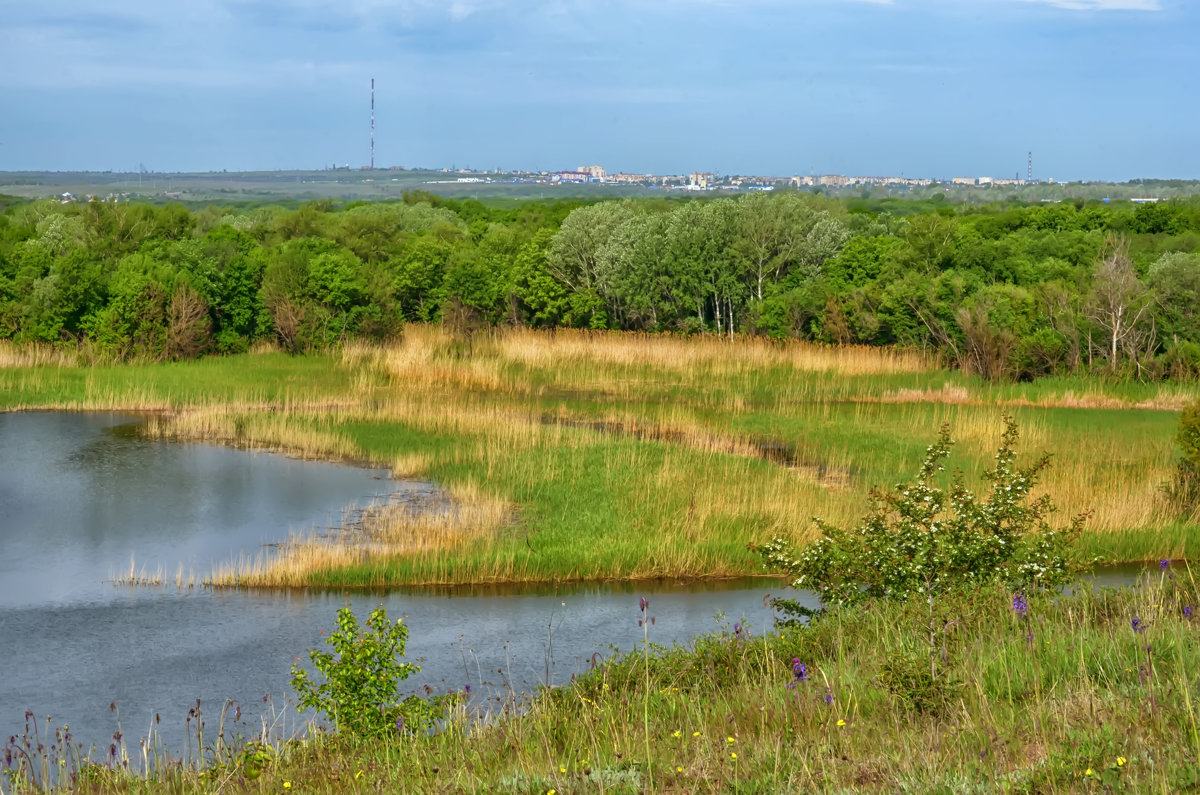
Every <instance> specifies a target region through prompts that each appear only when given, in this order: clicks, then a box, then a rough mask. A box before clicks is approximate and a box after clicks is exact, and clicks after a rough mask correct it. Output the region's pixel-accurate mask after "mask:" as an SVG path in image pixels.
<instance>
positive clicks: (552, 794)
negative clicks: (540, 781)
mask: <svg viewBox="0 0 1200 795" xmlns="http://www.w3.org/2000/svg"><path fill="white" fill-rule="evenodd" d="M546 795H558V790H556V789H548V790H546Z"/></svg>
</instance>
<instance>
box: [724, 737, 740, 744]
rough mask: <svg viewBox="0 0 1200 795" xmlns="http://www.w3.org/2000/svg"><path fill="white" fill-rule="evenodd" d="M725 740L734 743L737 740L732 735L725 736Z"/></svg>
mask: <svg viewBox="0 0 1200 795" xmlns="http://www.w3.org/2000/svg"><path fill="white" fill-rule="evenodd" d="M725 742H727V743H736V742H737V740H735V739H733V738H732V737H726V738H725Z"/></svg>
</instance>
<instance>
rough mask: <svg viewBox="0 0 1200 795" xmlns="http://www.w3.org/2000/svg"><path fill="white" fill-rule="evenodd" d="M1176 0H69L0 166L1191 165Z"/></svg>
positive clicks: (913, 172)
mask: <svg viewBox="0 0 1200 795" xmlns="http://www.w3.org/2000/svg"><path fill="white" fill-rule="evenodd" d="M1197 31H1200V4H1197V3H1193V2H1188V0H970V1H969V2H968V1H967V0H957V2H955V1H953V0H737V2H734V0H657V2H654V3H647V2H644V0H643V1H642V2H639V0H608V1H607V2H599V1H598V0H507V1H506V2H502V1H501V0H450V1H449V2H441V1H440V0H346V2H342V3H336V4H334V3H323V2H320V0H195V2H192V3H188V4H186V5H184V4H179V5H176V4H145V3H141V2H135V0H91V2H88V3H86V4H85V3H83V2H82V0H64V2H60V3H57V4H54V5H53V6H51V5H49V4H14V5H12V6H11V7H8V8H6V9H5V25H4V27H3V29H0V90H3V96H4V97H5V99H4V112H3V113H2V114H0V170H5V171H20V170H42V169H46V170H61V171H67V170H92V171H104V170H114V171H136V170H137V169H138V167H139V165H144V166H145V167H146V168H148V169H151V170H155V171H163V172H167V171H176V172H187V171H199V172H203V171H214V170H215V171H220V170H221V169H228V170H231V171H234V170H237V171H243V170H273V169H289V168H298V169H309V168H319V167H322V166H326V165H330V164H333V163H337V164H339V165H341V164H349V165H350V166H352V167H359V166H363V165H367V164H368V163H369V162H370V156H371V152H370V126H369V125H370V81H371V80H372V78H374V80H375V164H376V166H378V167H386V166H389V165H399V166H404V167H409V168H411V167H419V166H427V167H451V166H457V167H465V166H470V167H472V168H475V169H478V170H491V169H495V168H500V169H502V170H504V171H516V170H528V171H559V170H564V169H570V168H574V167H575V166H576V165H577V164H578V163H580V162H589V163H601V164H604V165H605V166H606V167H607V168H608V169H609V170H610V171H612V172H619V171H623V172H632V173H656V174H667V173H674V174H687V173H689V172H693V171H704V172H711V173H717V174H743V175H773V176H789V175H799V176H805V175H809V174H815V175H821V174H842V175H847V176H849V175H864V176H865V175H872V176H906V177H922V178H942V179H952V178H954V177H992V178H1000V179H1007V178H1012V177H1014V176H1015V177H1018V178H1024V177H1025V176H1026V153H1027V152H1029V151H1032V152H1033V154H1034V178H1035V179H1042V180H1044V179H1047V178H1054V179H1057V180H1067V181H1077V180H1097V181H1126V180H1129V179H1134V178H1160V179H1170V178H1179V179H1200V147H1197V146H1196V139H1197V133H1198V132H1200V108H1198V107H1197V106H1196V103H1195V102H1194V101H1193V100H1194V95H1195V92H1194V89H1193V86H1192V81H1193V79H1194V77H1193V76H1194V75H1195V74H1198V73H1200V48H1197V47H1195V46H1194V42H1193V40H1194V37H1195V34H1196V32H1197Z"/></svg>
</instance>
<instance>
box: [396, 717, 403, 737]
mask: <svg viewBox="0 0 1200 795" xmlns="http://www.w3.org/2000/svg"><path fill="white" fill-rule="evenodd" d="M396 732H397V733H399V734H403V733H404V716H403V715H401V716H400V717H398V718H396Z"/></svg>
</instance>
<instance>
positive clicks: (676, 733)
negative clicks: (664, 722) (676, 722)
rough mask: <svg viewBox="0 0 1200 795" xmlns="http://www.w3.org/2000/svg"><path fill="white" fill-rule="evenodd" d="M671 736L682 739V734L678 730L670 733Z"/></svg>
mask: <svg viewBox="0 0 1200 795" xmlns="http://www.w3.org/2000/svg"><path fill="white" fill-rule="evenodd" d="M671 736H672V737H682V736H683V732H681V731H679V729H676V730H675V731H673V732H671Z"/></svg>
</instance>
